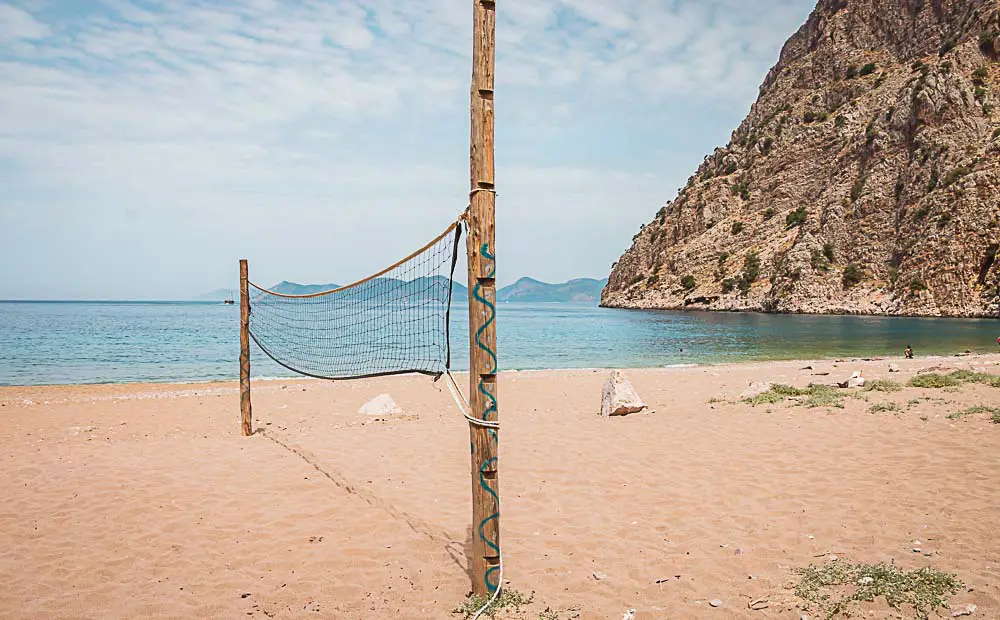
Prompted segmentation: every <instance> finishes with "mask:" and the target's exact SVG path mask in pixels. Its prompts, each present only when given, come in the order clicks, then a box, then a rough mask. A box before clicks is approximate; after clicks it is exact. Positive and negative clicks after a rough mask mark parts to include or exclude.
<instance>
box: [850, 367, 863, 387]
mask: <svg viewBox="0 0 1000 620" xmlns="http://www.w3.org/2000/svg"><path fill="white" fill-rule="evenodd" d="M847 387H849V388H862V387H865V378H864V377H862V376H861V372H860V371H855V372H853V373H851V378H850V379H848V380H847Z"/></svg>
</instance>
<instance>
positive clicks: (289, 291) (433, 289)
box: [198, 275, 608, 303]
mask: <svg viewBox="0 0 1000 620" xmlns="http://www.w3.org/2000/svg"><path fill="white" fill-rule="evenodd" d="M607 282H608V281H607V280H594V279H592V278H577V279H575V280H570V281H569V282H561V283H559V284H549V283H548V282H540V281H538V280H535V279H533V278H521V279H520V280H518V281H517V282H515V283H514V284H511V285H510V286H505V287H503V288H501V289H500V290H499V291H497V301H502V302H506V301H514V302H517V301H520V302H578V303H597V302H598V301H599V300H600V298H601V290H602V289H603V288H604V286H605V285H606V284H607ZM339 287H340V285H338V284H299V283H297V282H288V281H287V280H283V281H281V282H278V283H277V284H275V285H274V286H272V287H271V288H270V289H269V290H271V291H273V292H275V293H281V294H283V295H312V294H314V293H322V292H324V291H331V290H333V289H336V288H339ZM447 287H448V278H447V277H445V276H441V275H435V276H424V277H422V278H416V279H415V280H409V281H404V280H399V279H396V278H376V279H375V280H373V281H372V282H371V283H369V284H368V285H367V286H364V287H359V288H357V289H354V290H348V291H344V292H343V293H341V294H343V295H360V294H364V295H374V294H375V292H376V291H382V292H383V294H384V296H385V297H386V299H396V300H401V301H402V300H405V301H419V300H421V299H427V298H435V299H439V298H442V297H443V295H444V294H445V291H447ZM234 294H235V295H236V296H237V297H238V296H239V295H238V294H237V292H236V291H232V290H230V289H226V288H220V289H218V290H215V291H212V292H211V293H207V294H205V295H202V296H201V297H199V298H198V299H200V300H204V301H222V300H223V299H226V298H227V297H229V296H230V295H234ZM468 298H469V289H467V288H466V287H465V286H463V285H461V284H459V283H458V282H455V283H454V284H453V288H452V300H453V301H454V302H456V303H465V302H466V301H467V300H468Z"/></svg>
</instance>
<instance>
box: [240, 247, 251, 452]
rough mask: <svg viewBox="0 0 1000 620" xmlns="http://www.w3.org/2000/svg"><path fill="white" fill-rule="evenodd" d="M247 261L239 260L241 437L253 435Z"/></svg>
mask: <svg viewBox="0 0 1000 620" xmlns="http://www.w3.org/2000/svg"><path fill="white" fill-rule="evenodd" d="M248 281H249V277H248V275H247V261H246V259H240V413H241V414H242V418H243V424H242V426H243V435H244V436H247V437H249V436H250V435H252V434H253V414H252V412H251V409H250V291H249V285H248V284H247V283H248Z"/></svg>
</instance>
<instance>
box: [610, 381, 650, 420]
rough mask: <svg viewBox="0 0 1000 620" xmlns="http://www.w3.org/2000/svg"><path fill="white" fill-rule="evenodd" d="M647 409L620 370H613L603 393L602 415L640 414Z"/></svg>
mask: <svg viewBox="0 0 1000 620" xmlns="http://www.w3.org/2000/svg"><path fill="white" fill-rule="evenodd" d="M645 408H646V403H644V402H642V399H641V398H639V395H638V394H636V392H635V388H633V387H632V384H631V383H629V381H628V379H626V378H625V375H623V374H622V371H620V370H612V371H611V376H610V377H608V380H607V381H605V382H604V390H603V391H602V393H601V415H602V416H604V417H608V416H612V415H628V414H630V413H638V412H640V411H642V410H643V409H645Z"/></svg>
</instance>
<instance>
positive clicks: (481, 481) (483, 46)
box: [467, 0, 501, 595]
mask: <svg viewBox="0 0 1000 620" xmlns="http://www.w3.org/2000/svg"><path fill="white" fill-rule="evenodd" d="M473 3H474V11H473V13H474V15H473V35H472V93H471V99H472V132H471V148H470V157H469V159H470V172H471V181H472V188H471V194H470V208H469V217H468V222H467V223H468V228H469V231H468V232H469V234H468V237H467V243H468V255H469V338H470V347H469V394H470V399H469V401H470V405H471V407H472V414H471V415H472V416H473V417H476V418H479V419H482V420H486V421H490V422H496V421H497V420H498V418H499V414H498V410H497V354H496V350H497V347H496V343H497V332H496V296H497V295H496V279H495V276H496V262H495V252H494V247H493V241H494V208H495V206H496V194H495V193H494V178H493V174H494V162H493V71H494V65H495V38H496V2H495V1H494V0H473ZM469 430H470V434H471V443H472V446H471V447H472V527H473V531H472V556H473V557H472V559H471V561H472V566H471V567H470V568H471V571H472V590H473V592H474V593H475V594H480V595H484V594H492V593H493V592H495V591H496V589H497V588H498V587H500V585H501V584H500V495H499V493H500V491H499V486H498V480H497V469H498V468H497V439H498V437H497V429H496V428H488V427H484V426H480V425H476V424H472V423H470V427H469Z"/></svg>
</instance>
